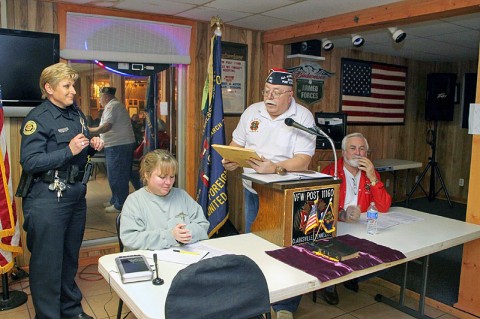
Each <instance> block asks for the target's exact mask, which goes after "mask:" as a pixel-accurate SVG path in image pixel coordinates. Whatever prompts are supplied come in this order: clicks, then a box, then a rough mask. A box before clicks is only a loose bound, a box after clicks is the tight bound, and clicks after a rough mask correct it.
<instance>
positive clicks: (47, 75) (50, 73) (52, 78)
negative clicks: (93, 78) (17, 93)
mask: <svg viewBox="0 0 480 319" xmlns="http://www.w3.org/2000/svg"><path fill="white" fill-rule="evenodd" d="M64 79H69V80H73V81H74V82H75V81H76V80H77V79H78V73H77V71H75V70H74V69H72V68H71V67H69V66H68V65H66V64H65V63H56V64H52V65H50V66H47V67H46V68H45V69H43V71H42V74H41V75H40V81H39V84H40V90H41V91H42V99H46V98H47V96H48V93H47V91H46V90H45V84H47V83H48V84H50V86H51V87H52V88H56V87H57V85H58V83H60V81H62V80H64Z"/></svg>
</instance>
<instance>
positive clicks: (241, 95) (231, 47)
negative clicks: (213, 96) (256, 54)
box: [222, 41, 248, 115]
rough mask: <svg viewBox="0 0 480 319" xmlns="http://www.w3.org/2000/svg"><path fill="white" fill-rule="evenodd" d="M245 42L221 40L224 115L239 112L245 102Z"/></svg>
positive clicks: (243, 108) (246, 48)
mask: <svg viewBox="0 0 480 319" xmlns="http://www.w3.org/2000/svg"><path fill="white" fill-rule="evenodd" d="M247 54H248V46H247V45H246V44H240V43H232V42H223V41H222V98H223V113H224V114H225V115H229V114H230V115H237V114H241V113H242V112H243V111H244V110H245V107H246V102H247V94H246V92H247V88H246V86H247V82H246V79H247Z"/></svg>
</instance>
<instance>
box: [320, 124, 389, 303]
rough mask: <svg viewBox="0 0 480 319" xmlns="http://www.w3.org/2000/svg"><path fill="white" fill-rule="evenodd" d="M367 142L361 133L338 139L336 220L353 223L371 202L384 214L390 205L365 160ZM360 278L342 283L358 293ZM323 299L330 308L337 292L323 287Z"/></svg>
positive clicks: (331, 171) (332, 166)
mask: <svg viewBox="0 0 480 319" xmlns="http://www.w3.org/2000/svg"><path fill="white" fill-rule="evenodd" d="M368 148H369V146H368V142H367V139H366V138H365V137H364V136H363V135H362V134H361V133H352V134H348V135H347V136H345V137H344V138H343V140H342V158H341V159H340V160H339V161H338V163H337V173H338V177H339V178H340V179H341V180H342V183H341V184H340V196H339V201H338V220H340V221H343V222H357V221H358V220H359V218H360V215H361V213H362V212H363V213H364V212H366V211H367V209H368V206H370V203H371V202H375V205H376V206H377V209H378V211H379V212H381V213H385V212H387V211H388V209H389V208H390V205H391V204H392V197H391V196H390V194H388V192H387V190H386V189H385V186H384V185H383V183H382V181H381V180H380V174H379V173H378V172H377V171H376V170H375V167H374V166H373V163H372V161H370V160H369V159H368V158H367V152H368ZM322 173H325V174H329V175H333V174H334V173H335V164H334V163H332V164H330V165H328V166H327V167H325V168H324V169H323V170H322ZM370 277H371V276H369V277H365V278H364V277H361V278H359V279H353V280H350V281H347V282H345V284H344V285H345V287H346V288H348V289H350V290H353V291H355V292H358V280H362V279H363V280H365V279H368V278H370ZM322 291H323V298H324V299H325V301H326V302H327V303H329V304H331V305H336V304H338V302H339V300H338V293H337V289H336V287H335V286H330V287H328V288H325V289H323V290H322Z"/></svg>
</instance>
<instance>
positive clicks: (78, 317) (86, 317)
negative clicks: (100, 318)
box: [68, 311, 93, 319]
mask: <svg viewBox="0 0 480 319" xmlns="http://www.w3.org/2000/svg"><path fill="white" fill-rule="evenodd" d="M68 319H93V317H92V316H89V315H87V314H86V313H85V312H83V311H82V312H81V313H79V314H78V315H76V316H73V317H70V318H68Z"/></svg>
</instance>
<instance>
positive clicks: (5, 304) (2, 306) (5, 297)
mask: <svg viewBox="0 0 480 319" xmlns="http://www.w3.org/2000/svg"><path fill="white" fill-rule="evenodd" d="M2 285H3V287H2V296H1V298H0V311H3V310H9V309H13V308H17V307H19V306H21V305H23V304H24V303H26V302H27V298H28V296H27V294H26V293H25V292H23V291H17V290H12V291H8V274H7V273H4V274H2Z"/></svg>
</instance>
